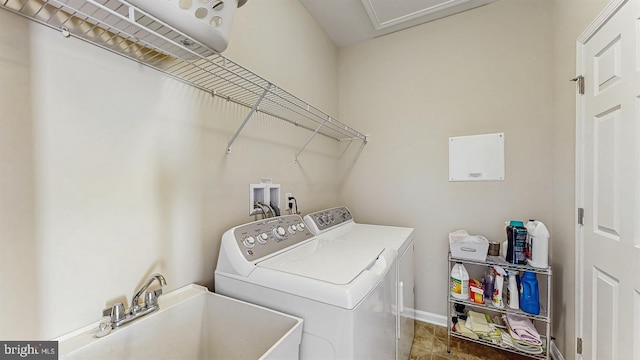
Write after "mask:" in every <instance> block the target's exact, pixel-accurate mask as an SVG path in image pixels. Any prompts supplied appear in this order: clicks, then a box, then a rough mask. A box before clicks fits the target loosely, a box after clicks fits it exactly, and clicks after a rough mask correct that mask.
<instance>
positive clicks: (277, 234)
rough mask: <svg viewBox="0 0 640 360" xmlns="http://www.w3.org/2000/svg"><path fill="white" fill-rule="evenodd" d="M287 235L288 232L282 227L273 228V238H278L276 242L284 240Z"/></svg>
mask: <svg viewBox="0 0 640 360" xmlns="http://www.w3.org/2000/svg"><path fill="white" fill-rule="evenodd" d="M286 233H287V232H286V231H285V230H284V228H283V227H282V226H278V227H277V228H273V237H274V238H276V240H283V239H284V236H285V234H286Z"/></svg>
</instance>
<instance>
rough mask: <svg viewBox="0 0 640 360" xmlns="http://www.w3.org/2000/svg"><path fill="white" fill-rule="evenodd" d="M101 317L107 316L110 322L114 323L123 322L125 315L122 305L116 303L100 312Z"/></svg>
mask: <svg viewBox="0 0 640 360" xmlns="http://www.w3.org/2000/svg"><path fill="white" fill-rule="evenodd" d="M102 316H109V318H110V320H111V322H112V323H116V322H119V321H122V320H124V318H125V317H126V316H127V314H126V313H125V311H124V305H123V304H122V303H117V304H114V305H113V306H111V307H108V308H106V309H104V310H102Z"/></svg>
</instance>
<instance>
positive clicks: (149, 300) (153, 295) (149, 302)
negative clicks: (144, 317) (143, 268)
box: [129, 273, 167, 315]
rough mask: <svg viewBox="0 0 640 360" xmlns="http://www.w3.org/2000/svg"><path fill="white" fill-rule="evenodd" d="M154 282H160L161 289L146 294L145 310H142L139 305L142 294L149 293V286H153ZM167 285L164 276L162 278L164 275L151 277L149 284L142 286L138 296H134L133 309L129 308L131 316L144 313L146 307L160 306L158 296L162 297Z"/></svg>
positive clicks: (137, 293) (156, 274)
mask: <svg viewBox="0 0 640 360" xmlns="http://www.w3.org/2000/svg"><path fill="white" fill-rule="evenodd" d="M154 280H158V284H159V285H160V289H158V290H154V291H151V292H148V293H146V295H145V298H144V300H145V306H144V307H143V308H141V307H140V304H139V302H140V296H142V294H144V293H145V291H147V288H148V287H149V285H151V283H153V281H154ZM165 285H167V281H166V280H165V279H164V276H162V275H160V274H158V273H155V274H153V275H151V277H150V278H149V280H147V283H146V284H144V285H142V287H141V288H140V289H138V291H137V292H136V294H135V295H133V298H132V299H131V307H130V308H129V313H130V314H131V315H135V314H137V313H138V312H139V311H142V310H143V309H144V308H145V307H149V306H158V304H157V301H158V296H160V295H162V287H163V286H165Z"/></svg>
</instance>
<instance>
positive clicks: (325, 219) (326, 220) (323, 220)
mask: <svg viewBox="0 0 640 360" xmlns="http://www.w3.org/2000/svg"><path fill="white" fill-rule="evenodd" d="M322 222H323V223H325V224H328V223H329V215H327V214H324V215H322Z"/></svg>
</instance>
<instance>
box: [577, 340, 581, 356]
mask: <svg viewBox="0 0 640 360" xmlns="http://www.w3.org/2000/svg"><path fill="white" fill-rule="evenodd" d="M576 353H578V354H579V355H582V338H577V341H576Z"/></svg>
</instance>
